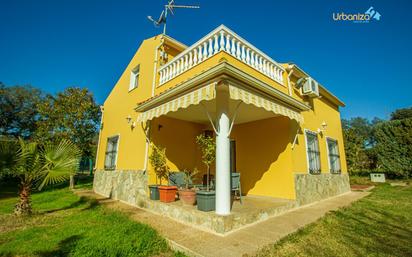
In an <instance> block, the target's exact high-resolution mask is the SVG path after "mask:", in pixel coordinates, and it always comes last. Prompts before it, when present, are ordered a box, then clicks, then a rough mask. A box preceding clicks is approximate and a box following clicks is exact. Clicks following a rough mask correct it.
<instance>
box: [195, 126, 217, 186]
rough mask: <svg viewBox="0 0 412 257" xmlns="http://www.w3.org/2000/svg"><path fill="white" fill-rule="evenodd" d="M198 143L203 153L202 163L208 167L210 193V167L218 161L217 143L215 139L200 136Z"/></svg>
mask: <svg viewBox="0 0 412 257" xmlns="http://www.w3.org/2000/svg"><path fill="white" fill-rule="evenodd" d="M196 143H197V144H198V145H199V148H200V150H201V151H202V161H203V163H204V164H205V165H206V167H207V182H206V183H207V187H206V188H207V191H209V177H210V165H212V163H213V162H214V161H215V159H216V142H215V140H214V139H213V137H211V136H208V135H205V134H200V135H198V136H197V137H196Z"/></svg>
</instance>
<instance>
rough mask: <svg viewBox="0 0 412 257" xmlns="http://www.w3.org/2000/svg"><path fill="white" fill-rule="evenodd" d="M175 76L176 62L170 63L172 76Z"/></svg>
mask: <svg viewBox="0 0 412 257" xmlns="http://www.w3.org/2000/svg"><path fill="white" fill-rule="evenodd" d="M175 76H176V62H174V63H173V65H172V78H174V77H175Z"/></svg>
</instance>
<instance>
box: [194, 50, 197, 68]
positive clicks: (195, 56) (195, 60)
mask: <svg viewBox="0 0 412 257" xmlns="http://www.w3.org/2000/svg"><path fill="white" fill-rule="evenodd" d="M196 64H197V49H194V50H193V66H194V65H196Z"/></svg>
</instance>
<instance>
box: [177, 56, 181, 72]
mask: <svg viewBox="0 0 412 257" xmlns="http://www.w3.org/2000/svg"><path fill="white" fill-rule="evenodd" d="M179 62H180V59H179V60H176V76H177V75H179V74H180V73H181V70H180V63H179Z"/></svg>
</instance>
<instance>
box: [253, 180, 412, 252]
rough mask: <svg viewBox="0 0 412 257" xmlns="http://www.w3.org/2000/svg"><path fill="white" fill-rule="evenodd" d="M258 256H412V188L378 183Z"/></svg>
mask: <svg viewBox="0 0 412 257" xmlns="http://www.w3.org/2000/svg"><path fill="white" fill-rule="evenodd" d="M258 256H409V257H410V256H412V187H411V186H410V185H409V186H406V187H400V186H397V187H393V186H390V185H389V184H384V185H378V186H377V187H376V188H375V189H374V190H373V192H372V194H371V195H369V196H367V197H366V198H364V199H362V200H360V201H358V202H355V203H354V204H352V206H350V207H346V208H343V209H340V210H338V211H335V212H331V213H329V214H327V215H326V216H325V217H323V218H322V219H320V220H319V221H317V222H315V223H313V224H311V225H309V226H306V227H305V228H303V229H301V230H299V231H297V232H296V233H294V234H291V235H289V236H287V237H285V238H283V239H282V240H280V241H279V242H278V243H277V244H275V245H273V246H270V247H266V248H265V249H263V250H262V251H261V252H260V253H259V254H258Z"/></svg>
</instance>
